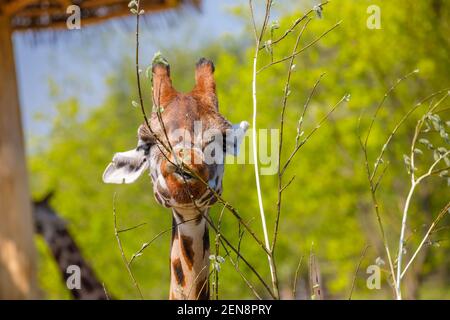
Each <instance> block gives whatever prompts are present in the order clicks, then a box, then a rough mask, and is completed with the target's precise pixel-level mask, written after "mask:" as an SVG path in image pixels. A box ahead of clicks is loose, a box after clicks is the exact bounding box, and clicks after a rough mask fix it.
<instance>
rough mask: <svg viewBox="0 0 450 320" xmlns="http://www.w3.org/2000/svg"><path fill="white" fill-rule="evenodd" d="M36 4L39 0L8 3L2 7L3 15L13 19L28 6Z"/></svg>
mask: <svg viewBox="0 0 450 320" xmlns="http://www.w3.org/2000/svg"><path fill="white" fill-rule="evenodd" d="M35 2H38V0H15V1H11V2H8V3H7V4H5V5H4V6H3V7H2V14H3V15H5V16H8V17H11V16H13V15H14V14H16V13H17V12H19V11H20V10H22V9H23V8H25V7H26V6H28V5H30V4H32V3H35Z"/></svg>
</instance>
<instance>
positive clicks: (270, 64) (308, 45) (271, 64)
mask: <svg viewBox="0 0 450 320" xmlns="http://www.w3.org/2000/svg"><path fill="white" fill-rule="evenodd" d="M341 23H342V21H339V22H337V23H336V24H335V25H334V26H332V27H331V28H330V29H328V30H327V31H325V32H324V33H322V34H321V35H320V36H319V37H318V38H317V39H315V40H313V41H311V42H310V43H308V44H307V45H306V46H304V47H303V48H301V49H300V50H298V51H297V52H294V53H293V54H291V55H290V56H287V57H284V58H281V59H280V60H276V61H273V62H271V63H269V64H267V65H265V66H264V67H262V68H261V69H259V70H258V71H256V73H257V74H258V73H260V72H262V71H264V70H266V69H267V68H269V67H271V66H273V65H275V64H278V63H281V62H284V61H286V60H289V59H291V58H292V56H297V55H299V54H300V53H302V52H303V51H305V50H307V49H309V48H310V47H312V46H313V45H315V44H316V43H317V42H319V41H320V40H321V39H322V38H323V37H325V36H326V35H327V34H328V33H330V32H331V31H333V30H334V29H336V28H337V27H339V26H340V25H341Z"/></svg>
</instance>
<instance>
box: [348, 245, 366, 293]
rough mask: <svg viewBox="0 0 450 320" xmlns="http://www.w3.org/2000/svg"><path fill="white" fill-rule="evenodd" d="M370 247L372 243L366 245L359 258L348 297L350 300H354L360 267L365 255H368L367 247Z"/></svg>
mask: <svg viewBox="0 0 450 320" xmlns="http://www.w3.org/2000/svg"><path fill="white" fill-rule="evenodd" d="M369 247H370V245H366V246H365V247H364V250H363V251H362V253H361V256H360V258H359V262H358V266H357V267H356V271H355V275H354V276H353V281H352V287H351V289H350V295H349V297H348V300H352V295H353V290H354V289H355V284H356V278H357V276H358V272H359V268H360V267H361V263H362V261H363V259H364V257H365V256H366V252H367V249H369Z"/></svg>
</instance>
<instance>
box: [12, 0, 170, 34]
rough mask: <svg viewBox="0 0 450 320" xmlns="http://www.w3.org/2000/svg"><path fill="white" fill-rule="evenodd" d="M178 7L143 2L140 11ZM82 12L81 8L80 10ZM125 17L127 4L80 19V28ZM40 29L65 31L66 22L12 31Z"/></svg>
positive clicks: (149, 12)
mask: <svg viewBox="0 0 450 320" xmlns="http://www.w3.org/2000/svg"><path fill="white" fill-rule="evenodd" d="M177 7H178V5H172V6H169V5H167V4H146V5H145V2H144V5H143V6H141V9H144V10H145V13H146V14H152V13H157V12H164V11H167V10H170V9H175V8H177ZM82 10H83V8H82ZM125 16H131V14H130V10H129V8H128V7H127V2H125V3H124V5H123V6H122V8H121V9H119V10H116V11H114V12H110V13H108V14H106V15H105V16H101V17H98V16H93V17H89V18H82V19H81V26H82V28H83V27H84V26H87V25H92V24H97V23H100V22H104V21H107V20H110V19H115V18H122V17H125ZM42 29H52V30H57V29H67V25H66V21H65V20H64V21H54V22H52V23H51V24H49V25H33V26H24V27H22V26H19V27H15V28H14V30H15V31H28V30H42Z"/></svg>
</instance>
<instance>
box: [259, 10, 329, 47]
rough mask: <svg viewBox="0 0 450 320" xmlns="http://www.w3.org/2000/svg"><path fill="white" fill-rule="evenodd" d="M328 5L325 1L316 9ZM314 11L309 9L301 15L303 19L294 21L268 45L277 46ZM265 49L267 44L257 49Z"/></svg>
mask: <svg viewBox="0 0 450 320" xmlns="http://www.w3.org/2000/svg"><path fill="white" fill-rule="evenodd" d="M328 3H329V1H325V2H323V3H321V4H318V5H317V7H320V8H322V7H323V6H325V5H327V4H328ZM314 11H315V10H314V9H310V10H309V11H308V12H306V13H305V14H304V15H303V17H301V18H298V19H296V20H295V21H294V23H293V24H292V26H291V27H290V28H289V29H287V30H286V31H285V32H284V34H283V35H282V36H280V37H279V38H278V39H276V40H273V41H271V43H270V45H271V46H273V45H275V44H277V43H278V42H280V41H282V40H283V39H284V38H286V37H287V36H288V35H289V34H290V33H291V32H292V31H294V30H295V28H296V27H297V26H298V25H299V24H300V23H301V22H302V21H304V20H305V19H306V18H308V17H309V15H310V14H311V13H313V12H314ZM266 47H267V44H263V45H262V46H261V47H260V48H259V50H262V49H265V48H266Z"/></svg>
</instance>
